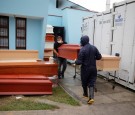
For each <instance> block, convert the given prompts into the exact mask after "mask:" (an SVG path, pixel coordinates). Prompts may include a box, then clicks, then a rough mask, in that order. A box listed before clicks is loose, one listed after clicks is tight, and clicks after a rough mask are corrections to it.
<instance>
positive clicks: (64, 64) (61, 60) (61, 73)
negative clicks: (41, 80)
mask: <svg viewBox="0 0 135 115" xmlns="http://www.w3.org/2000/svg"><path fill="white" fill-rule="evenodd" d="M57 61H58V77H59V78H60V76H62V77H64V72H65V70H66V68H67V60H66V59H65V58H61V57H58V60H57Z"/></svg>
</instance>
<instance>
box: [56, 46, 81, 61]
mask: <svg viewBox="0 0 135 115" xmlns="http://www.w3.org/2000/svg"><path fill="white" fill-rule="evenodd" d="M79 51H80V45H76V44H63V45H61V46H60V47H59V48H58V53H59V57H63V58H66V59H69V60H75V59H77V58H78V53H79Z"/></svg>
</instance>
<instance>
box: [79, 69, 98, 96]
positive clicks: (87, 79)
mask: <svg viewBox="0 0 135 115" xmlns="http://www.w3.org/2000/svg"><path fill="white" fill-rule="evenodd" d="M96 79H97V69H96V67H81V81H82V87H83V91H84V95H87V87H88V88H89V92H90V89H91V92H90V95H89V97H90V98H94V85H95V83H96Z"/></svg>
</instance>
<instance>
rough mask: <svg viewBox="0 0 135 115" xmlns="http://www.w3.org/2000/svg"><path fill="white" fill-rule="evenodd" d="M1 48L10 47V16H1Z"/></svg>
mask: <svg viewBox="0 0 135 115" xmlns="http://www.w3.org/2000/svg"><path fill="white" fill-rule="evenodd" d="M0 49H9V17H7V16H0Z"/></svg>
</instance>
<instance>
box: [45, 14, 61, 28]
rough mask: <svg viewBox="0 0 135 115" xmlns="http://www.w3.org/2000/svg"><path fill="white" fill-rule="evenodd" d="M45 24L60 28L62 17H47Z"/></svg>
mask: <svg viewBox="0 0 135 115" xmlns="http://www.w3.org/2000/svg"><path fill="white" fill-rule="evenodd" d="M47 24H49V25H53V26H62V16H48V18H47Z"/></svg>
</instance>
